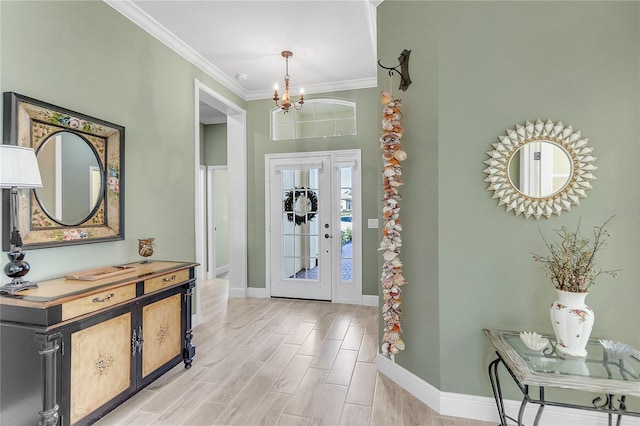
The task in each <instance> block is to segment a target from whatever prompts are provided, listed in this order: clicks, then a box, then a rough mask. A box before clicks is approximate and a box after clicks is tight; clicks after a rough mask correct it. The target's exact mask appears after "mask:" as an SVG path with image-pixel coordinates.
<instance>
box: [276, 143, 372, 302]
mask: <svg viewBox="0 0 640 426" xmlns="http://www.w3.org/2000/svg"><path fill="white" fill-rule="evenodd" d="M311 156H314V157H315V156H331V158H332V163H333V165H332V167H335V168H339V167H346V166H348V165H353V164H351V163H349V162H344V161H341V158H340V157H345V158H354V157H355V158H357V160H356V164H355V167H354V176H353V185H354V188H356V187H357V188H358V191H355V192H357V193H356V194H354V196H353V200H352V210H353V217H354V222H353V229H352V232H353V238H354V241H355V244H354V246H353V284H349V285H348V286H351V287H350V288H343V287H345V286H344V285H341V284H339V283H337V282H336V280H335V279H332V282H333V284H332V289H331V301H332V302H333V303H351V304H365V303H364V300H363V299H364V298H363V296H362V217H363V215H362V195H361V192H362V184H361V181H360V179H361V166H360V165H361V150H360V149H345V150H335V151H313V152H292V153H281V154H265V167H264V169H265V179H264V181H265V190H264V191H265V192H264V193H265V233H266V235H265V237H266V238H265V297H269V296H270V295H271V261H272V259H271V249H270V247H269V245H270V243H271V238H272V236H271V208H270V198H269V196H270V195H269V194H270V186H271V185H270V182H269V180H270V177H271V175H270V170H271V167H270V164H269V163H270V161H271V160H284V159H295V158H302V157H311ZM332 171H333V170H332ZM332 184H334V185H338V189H339V186H340V183H339V182H337V183H336V182H333V183H332ZM338 193H339V191H338ZM332 215H333V216H334V217H333V222H334V223H336V222H337V221H339V218H338V217H337V216H338V214H337V210H336V211H334V212H333V213H332ZM356 218H357V220H356ZM336 256H337V257H338V259H339V257H340V253H335V250H334V258H335V257H336Z"/></svg>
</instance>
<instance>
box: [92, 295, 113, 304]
mask: <svg viewBox="0 0 640 426" xmlns="http://www.w3.org/2000/svg"><path fill="white" fill-rule="evenodd" d="M115 295H116V294H115V293H109V294H107V295H106V296H105V297H103V298H102V299H101V298H100V297H99V296H98V297H94V298H93V299H92V300H91V302H93V303H102V302H108V301H109V299H111V298H112V297H114V296H115Z"/></svg>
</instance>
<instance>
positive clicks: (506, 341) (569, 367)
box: [482, 329, 640, 426]
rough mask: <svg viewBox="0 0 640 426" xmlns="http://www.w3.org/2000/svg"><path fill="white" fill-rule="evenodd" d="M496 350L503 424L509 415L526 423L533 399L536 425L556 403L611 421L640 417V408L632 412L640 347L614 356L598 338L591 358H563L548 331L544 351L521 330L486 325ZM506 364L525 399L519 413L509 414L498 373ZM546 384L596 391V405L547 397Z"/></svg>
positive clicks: (493, 366)
mask: <svg viewBox="0 0 640 426" xmlns="http://www.w3.org/2000/svg"><path fill="white" fill-rule="evenodd" d="M482 331H483V332H484V334H485V336H487V338H488V339H489V341H490V342H491V344H492V345H493V347H494V348H495V350H496V354H497V356H498V357H497V358H496V359H495V360H494V361H492V362H491V363H490V364H489V379H490V380H491V388H492V390H493V396H494V398H495V400H496V405H497V407H498V414H499V415H500V424H501V425H503V426H506V425H507V419H509V420H511V421H514V422H517V424H518V425H519V426H522V417H523V415H524V410H525V407H526V405H527V403H533V404H538V405H539V407H538V411H537V413H536V417H535V421H534V425H537V424H538V422H539V421H540V417H541V416H542V412H543V410H544V407H545V406H547V405H549V406H556V407H567V408H576V409H580V410H588V411H595V412H601V413H607V414H608V417H609V419H608V420H609V425H611V424H612V422H613V417H614V416H615V417H617V423H618V425H619V424H620V420H621V416H623V415H624V416H633V417H640V412H635V411H629V410H628V409H627V406H626V398H627V397H628V396H632V397H640V352H639V351H638V350H636V351H635V353H634V354H633V355H631V356H628V357H626V358H624V359H616V358H612V357H611V356H610V355H609V354H608V353H607V352H606V351H605V350H604V348H603V346H602V345H601V344H600V343H599V342H598V341H597V340H595V339H592V340H590V341H589V343H588V345H587V351H588V355H587V357H586V358H566V359H565V358H561V357H559V356H558V355H557V354H556V353H555V351H554V348H555V344H556V343H555V337H554V336H544V337H547V338H548V339H549V341H550V345H548V346H547V348H546V349H544V350H542V351H532V350H530V349H529V348H527V346H526V345H525V344H524V343H523V342H522V340H521V339H520V335H519V332H516V331H505V330H487V329H483V330H482ZM499 364H503V365H504V367H505V368H506V370H507V371H508V372H509V374H510V375H511V377H512V378H513V380H514V381H515V383H516V384H517V385H518V388H520V391H521V392H522V395H523V399H522V403H521V405H520V410H519V411H518V418H517V419H515V418H513V417H510V416H508V415H507V414H506V413H505V407H504V402H503V398H502V388H501V386H500V379H499V377H498V366H499ZM530 386H534V387H537V388H538V395H539V396H538V397H537V398H536V397H535V396H532V393H530V390H529V387H530ZM545 387H554V388H564V389H572V390H575V391H584V392H595V393H598V394H602V395H603V396H602V397H597V398H595V399H594V400H593V401H592V402H591V405H587V404H584V405H580V404H572V403H566V402H560V401H552V400H546V399H545V394H544V390H545Z"/></svg>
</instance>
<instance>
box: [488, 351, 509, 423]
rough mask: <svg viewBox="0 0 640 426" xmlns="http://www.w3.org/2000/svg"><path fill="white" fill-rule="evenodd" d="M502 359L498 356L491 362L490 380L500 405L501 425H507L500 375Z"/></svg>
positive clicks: (497, 402) (495, 397)
mask: <svg viewBox="0 0 640 426" xmlns="http://www.w3.org/2000/svg"><path fill="white" fill-rule="evenodd" d="M500 361H501V359H500V358H496V359H495V360H493V361H492V362H491V363H490V364H489V380H490V381H491V390H492V391H493V397H494V399H495V400H496V406H497V407H498V415H499V416H500V425H501V426H507V418H506V416H505V414H504V401H503V399H502V389H501V388H500V378H499V377H498V364H499V363H500Z"/></svg>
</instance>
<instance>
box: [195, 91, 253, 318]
mask: <svg viewBox="0 0 640 426" xmlns="http://www.w3.org/2000/svg"><path fill="white" fill-rule="evenodd" d="M193 87H194V111H195V114H194V129H195V131H194V134H195V138H194V142H193V143H194V163H195V177H194V178H195V201H196V206H195V250H196V262H198V263H199V264H200V265H205V264H206V254H205V252H204V250H203V247H204V239H205V235H206V232H207V229H206V220H205V218H206V215H205V210H206V203H205V198H204V197H205V188H204V183H203V180H202V179H201V177H200V101H202V102H204V103H206V104H209V105H211V106H212V107H214V108H216V109H218V110H219V111H221V112H223V113H224V114H226V115H227V167H228V178H229V186H231V183H232V182H233V194H235V195H234V199H233V203H230V204H229V235H230V238H229V296H230V297H247V160H246V158H247V155H246V153H247V137H246V134H247V129H246V126H247V124H246V122H247V112H246V110H244V109H242V108H241V107H239V106H238V105H236V104H235V103H233V102H231V101H230V100H229V99H227V98H225V97H224V96H222V95H220V94H219V93H218V92H216V91H214V90H213V89H211V88H209V87H208V86H206V85H205V84H203V83H202V82H200V81H199V80H198V79H194V85H193ZM229 193H231V188H229ZM203 269H204V268H202V267H200V268H196V274H197V275H196V276H197V278H198V279H203V278H204V275H205V274H204V272H203ZM199 293H200V292H199V289H198V286H196V318H195V319H196V324H197V317H198V313H199V312H201V309H200V297H198V295H199Z"/></svg>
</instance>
